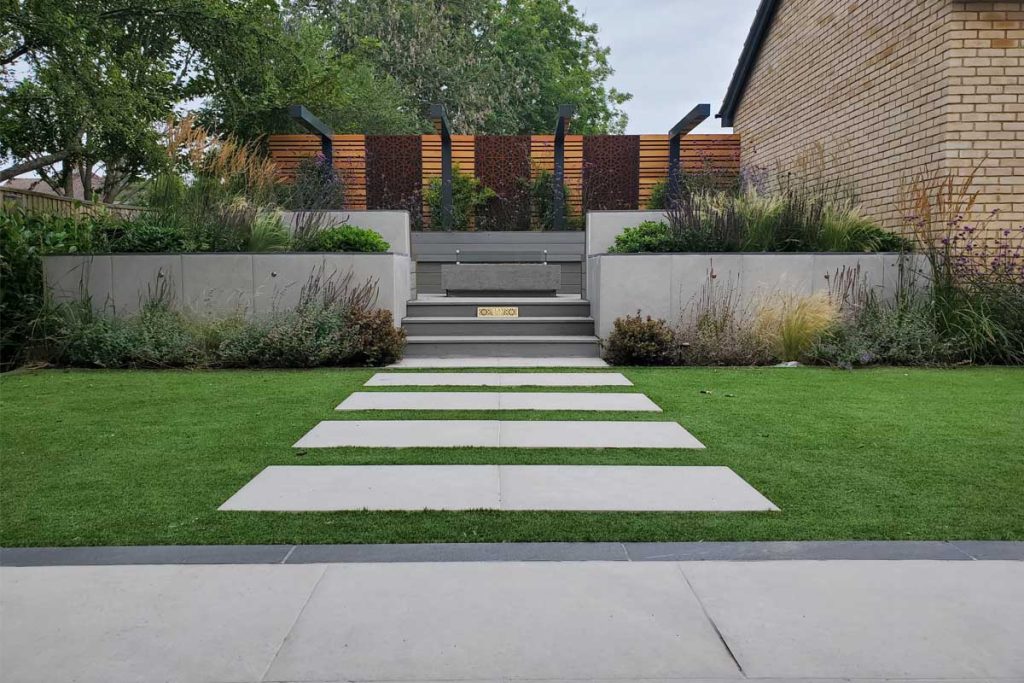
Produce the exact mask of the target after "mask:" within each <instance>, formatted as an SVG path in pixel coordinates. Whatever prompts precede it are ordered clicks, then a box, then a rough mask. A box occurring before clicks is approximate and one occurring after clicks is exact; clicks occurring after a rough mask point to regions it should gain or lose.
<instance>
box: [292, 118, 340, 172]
mask: <svg viewBox="0 0 1024 683" xmlns="http://www.w3.org/2000/svg"><path fill="white" fill-rule="evenodd" d="M288 116H290V117H291V118H292V119H293V120H295V121H296V122H298V124H299V125H300V126H302V127H303V128H305V129H306V130H308V131H309V132H310V133H313V134H315V135H319V136H320V151H321V152H323V155H324V157H326V158H327V161H328V162H330V163H331V164H332V165H333V163H334V144H333V143H332V142H331V137H332V136H333V135H334V131H333V130H331V129H330V128H329V127H328V126H327V124H325V123H324V122H323V121H321V120H320V119H318V118H317V117H315V116H313V114H312V112H310V111H309V110H308V109H306V108H305V107H303V106H302V105H301V104H293V105H291V106H289V107H288Z"/></svg>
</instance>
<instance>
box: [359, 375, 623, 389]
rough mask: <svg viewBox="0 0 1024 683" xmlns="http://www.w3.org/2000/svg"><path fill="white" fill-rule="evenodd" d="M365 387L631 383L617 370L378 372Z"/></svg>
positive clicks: (608, 384) (562, 385)
mask: <svg viewBox="0 0 1024 683" xmlns="http://www.w3.org/2000/svg"><path fill="white" fill-rule="evenodd" d="M365 386H368V387H631V386H633V383H632V382H630V381H629V380H628V379H626V378H625V377H624V376H623V375H622V374H621V373H618V372H416V373H412V372H390V373H389V372H378V373H377V374H375V375H374V376H373V377H371V378H370V379H369V380H368V381H367V382H366V384H365Z"/></svg>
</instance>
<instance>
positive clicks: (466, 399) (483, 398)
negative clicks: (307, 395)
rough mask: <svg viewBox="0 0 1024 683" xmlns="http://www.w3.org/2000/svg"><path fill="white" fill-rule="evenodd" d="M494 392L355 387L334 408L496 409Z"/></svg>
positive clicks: (497, 403)
mask: <svg viewBox="0 0 1024 683" xmlns="http://www.w3.org/2000/svg"><path fill="white" fill-rule="evenodd" d="M499 408H500V398H499V394H498V393H497V392H486V391H475V392H474V391H404V392H403V391H357V392H354V393H352V394H349V395H348V396H347V397H346V398H345V400H344V401H342V402H341V403H340V404H339V405H338V407H337V408H335V410H342V411H345V410H498V409H499Z"/></svg>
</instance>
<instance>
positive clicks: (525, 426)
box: [294, 420, 704, 448]
mask: <svg viewBox="0 0 1024 683" xmlns="http://www.w3.org/2000/svg"><path fill="white" fill-rule="evenodd" d="M350 446H361V447H369V448H417V447H458V446H471V447H480V448H497V447H507V448H704V445H703V444H702V443H701V442H700V441H698V440H697V439H696V438H694V437H693V435H692V434H690V433H689V432H688V431H686V430H685V429H683V428H682V427H681V426H679V425H678V424H677V423H675V422H612V421H607V422H578V421H563V420H553V421H541V420H520V421H513V420H501V421H499V420H325V421H323V422H321V423H319V424H318V425H316V426H315V427H313V429H311V430H309V432H307V433H306V435H305V436H303V437H302V438H301V439H299V440H298V441H296V442H295V446H294V447H295V448H343V447H350Z"/></svg>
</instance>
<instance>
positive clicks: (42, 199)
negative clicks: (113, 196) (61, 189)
mask: <svg viewBox="0 0 1024 683" xmlns="http://www.w3.org/2000/svg"><path fill="white" fill-rule="evenodd" d="M5 203H12V204H15V205H17V206H20V207H21V208H23V209H25V210H26V211H28V212H29V213H39V214H48V215H54V216H62V217H64V218H73V217H76V216H87V215H96V214H97V213H108V214H110V213H112V214H116V215H118V216H120V217H121V218H128V219H131V218H135V217H136V216H139V215H141V214H143V213H146V212H148V211H151V210H152V209H149V208H146V207H144V206H128V205H127V204H103V203H100V202H86V201H82V200H81V199H71V198H70V197H59V196H57V195H52V194H47V193H45V192H33V191H32V190H17V189H12V188H9V187H0V205H2V204H5Z"/></svg>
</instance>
